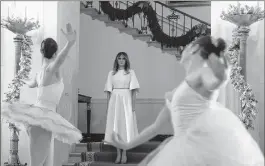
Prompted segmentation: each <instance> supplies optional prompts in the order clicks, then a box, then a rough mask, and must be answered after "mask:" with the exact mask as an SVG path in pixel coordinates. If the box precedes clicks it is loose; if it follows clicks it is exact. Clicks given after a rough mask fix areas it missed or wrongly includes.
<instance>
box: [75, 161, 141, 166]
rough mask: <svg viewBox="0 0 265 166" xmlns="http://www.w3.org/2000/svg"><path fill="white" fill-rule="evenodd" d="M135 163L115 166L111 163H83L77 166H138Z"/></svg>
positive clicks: (116, 165)
mask: <svg viewBox="0 0 265 166" xmlns="http://www.w3.org/2000/svg"><path fill="white" fill-rule="evenodd" d="M137 165H138V164H135V163H126V164H115V163H109V162H82V163H78V164H77V165H76V166H137Z"/></svg>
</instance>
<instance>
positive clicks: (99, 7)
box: [91, 1, 101, 14]
mask: <svg viewBox="0 0 265 166" xmlns="http://www.w3.org/2000/svg"><path fill="white" fill-rule="evenodd" d="M92 3H93V1H92ZM92 3H91V7H92ZM100 5H101V3H100V2H98V14H101V11H100V9H101V6H100Z"/></svg>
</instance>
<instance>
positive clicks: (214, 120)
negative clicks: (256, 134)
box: [139, 81, 264, 166]
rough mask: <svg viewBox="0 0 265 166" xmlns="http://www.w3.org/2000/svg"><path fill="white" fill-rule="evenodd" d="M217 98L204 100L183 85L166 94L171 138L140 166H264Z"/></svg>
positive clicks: (247, 136) (251, 141)
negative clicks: (171, 126) (171, 129)
mask: <svg viewBox="0 0 265 166" xmlns="http://www.w3.org/2000/svg"><path fill="white" fill-rule="evenodd" d="M170 96H171V97H170ZM216 98H217V96H216ZM216 98H215V99H212V100H208V99H206V98H204V97H203V96H201V95H200V94H199V93H197V92H196V91H195V90H193V89H192V88H191V87H190V86H189V85H188V83H187V82H186V81H184V82H183V83H182V84H181V85H180V86H179V87H178V88H176V89H174V91H172V92H171V93H167V94H166V99H168V100H169V101H170V100H171V99H172V100H171V103H170V104H169V108H170V114H171V123H172V125H173V128H174V135H173V136H172V137H171V138H169V139H167V140H166V141H165V142H164V143H163V144H162V145H161V146H159V147H158V148H157V149H156V150H154V151H153V152H152V153H151V154H149V155H148V156H147V157H146V158H145V159H144V160H143V161H142V162H141V163H140V164H139V166H161V165H165V166H264V156H263V154H262V152H261V150H260V148H259V146H258V145H257V143H256V142H255V141H254V139H253V138H252V137H251V135H250V134H249V133H248V131H247V130H246V129H245V126H244V125H243V123H242V122H241V121H240V120H239V118H238V117H237V116H236V115H234V113H232V112H231V111H230V110H228V109H226V108H225V107H223V106H221V105H220V104H218V103H217V102H216Z"/></svg>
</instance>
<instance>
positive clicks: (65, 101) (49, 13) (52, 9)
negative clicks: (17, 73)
mask: <svg viewBox="0 0 265 166" xmlns="http://www.w3.org/2000/svg"><path fill="white" fill-rule="evenodd" d="M24 6H27V9H28V11H29V12H32V11H35V13H34V12H33V13H34V14H32V16H34V17H36V13H37V11H38V13H39V15H38V17H39V20H40V25H41V28H40V29H39V30H38V31H35V32H31V33H30V35H31V36H33V42H34V46H33V53H32V71H31V74H30V76H33V75H35V74H36V72H37V71H38V70H39V69H40V67H41V62H42V57H41V54H40V51H39V48H40V43H41V41H42V40H43V39H44V38H47V37H52V38H54V39H56V41H57V43H58V45H59V49H61V48H62V47H63V46H64V44H65V43H66V40H65V37H64V36H63V35H62V34H61V32H60V29H61V28H63V29H65V25H66V23H71V24H72V26H73V28H74V29H75V30H76V32H77V42H76V44H75V45H74V46H73V48H72V49H71V50H70V52H69V55H68V59H67V60H66V62H65V63H64V64H63V66H62V68H61V70H62V71H61V72H62V76H63V78H64V84H65V89H64V93H63V96H62V98H61V101H60V104H59V108H58V110H57V111H58V113H59V114H61V115H62V116H63V117H64V118H65V119H67V120H68V121H70V122H71V123H72V124H74V125H75V126H77V115H76V110H77V109H78V108H77V85H76V81H77V80H76V75H77V72H78V55H79V16H80V3H79V2H57V1H53V2H52V1H51V2H27V4H25V2H24V4H23V2H17V8H19V9H22V10H23V11H24V10H25V9H24ZM3 8H4V7H3ZM1 9H2V6H1ZM1 11H2V10H1ZM1 33H2V29H1ZM5 36H6V37H7V38H5V41H9V42H6V43H5V45H4V47H3V45H1V48H3V52H4V53H6V54H5V56H4V57H7V55H9V54H10V50H12V48H14V44H13V43H12V38H11V35H9V36H8V33H5ZM10 38H11V40H10ZM6 39H9V40H6ZM1 40H2V38H1ZM2 41H3V40H2ZM1 44H2V43H1ZM10 48H11V49H10ZM13 50H14V49H13ZM1 51H2V50H1ZM12 55H13V54H12ZM10 63H11V62H10V61H9V63H8V65H9V64H10ZM6 75H7V74H6ZM9 79H10V78H9ZM11 79H12V78H11ZM5 84H7V83H5ZM35 98H36V89H28V88H26V87H24V88H23V89H22V91H21V100H22V101H24V102H29V103H34V102H35ZM2 125H3V126H2V134H1V135H4V136H5V137H3V136H2V139H1V143H2V145H4V146H2V149H1V150H2V154H1V156H2V163H1V165H3V162H5V161H7V158H8V153H9V137H8V135H9V129H8V126H7V124H3V123H2ZM19 138H20V141H19V157H20V161H21V162H22V163H25V162H27V163H28V164H29V150H28V136H27V134H26V132H24V131H21V132H20V137H19ZM54 147H55V149H54V150H55V155H54V158H55V160H54V165H62V163H65V162H67V159H68V154H69V151H71V147H70V146H69V145H66V144H62V143H60V142H59V141H57V140H55V142H54Z"/></svg>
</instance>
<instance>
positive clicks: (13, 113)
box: [1, 24, 82, 166]
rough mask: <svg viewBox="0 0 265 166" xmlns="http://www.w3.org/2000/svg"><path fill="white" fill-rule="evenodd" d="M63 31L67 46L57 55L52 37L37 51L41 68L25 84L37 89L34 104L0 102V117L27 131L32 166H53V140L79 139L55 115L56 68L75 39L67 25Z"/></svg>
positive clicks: (60, 89) (59, 90) (59, 91)
mask: <svg viewBox="0 0 265 166" xmlns="http://www.w3.org/2000/svg"><path fill="white" fill-rule="evenodd" d="M66 29H67V32H66V33H65V32H64V31H63V30H61V31H62V33H63V34H64V36H65V37H66V39H67V43H66V45H65V46H64V48H63V49H62V50H61V52H60V53H59V54H58V55H57V49H58V45H57V43H56V41H54V40H53V39H52V38H47V39H45V40H43V42H42V44H41V49H40V51H41V53H42V55H43V63H42V68H41V70H40V72H38V74H37V75H36V77H35V78H34V79H32V80H31V81H25V83H27V84H28V86H29V87H30V88H35V87H36V88H37V99H36V103H35V104H34V105H29V104H25V103H19V102H13V103H6V102H4V103H2V104H3V105H2V112H1V115H2V118H4V119H5V120H8V121H9V122H12V123H14V124H16V125H18V126H24V127H25V129H26V130H27V133H28V135H29V141H30V143H29V146H30V147H29V149H30V165H31V166H53V156H54V155H53V154H52V153H51V152H53V146H51V143H52V141H53V138H56V139H57V140H59V141H62V142H64V143H67V144H72V143H78V142H79V140H80V139H81V138H82V135H81V132H80V131H79V130H78V129H77V128H75V127H74V126H73V125H72V124H71V123H70V122H68V121H67V120H66V119H64V118H63V117H62V116H60V115H59V114H58V113H56V108H57V106H58V104H59V101H60V98H61V95H62V93H63V90H64V84H63V80H62V77H61V75H60V73H59V69H60V67H61V65H62V64H63V62H64V61H65V58H66V57H67V55H68V52H69V50H70V48H71V47H72V46H73V45H74V43H75V40H76V32H75V31H73V30H72V27H71V25H70V24H67V25H66Z"/></svg>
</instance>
